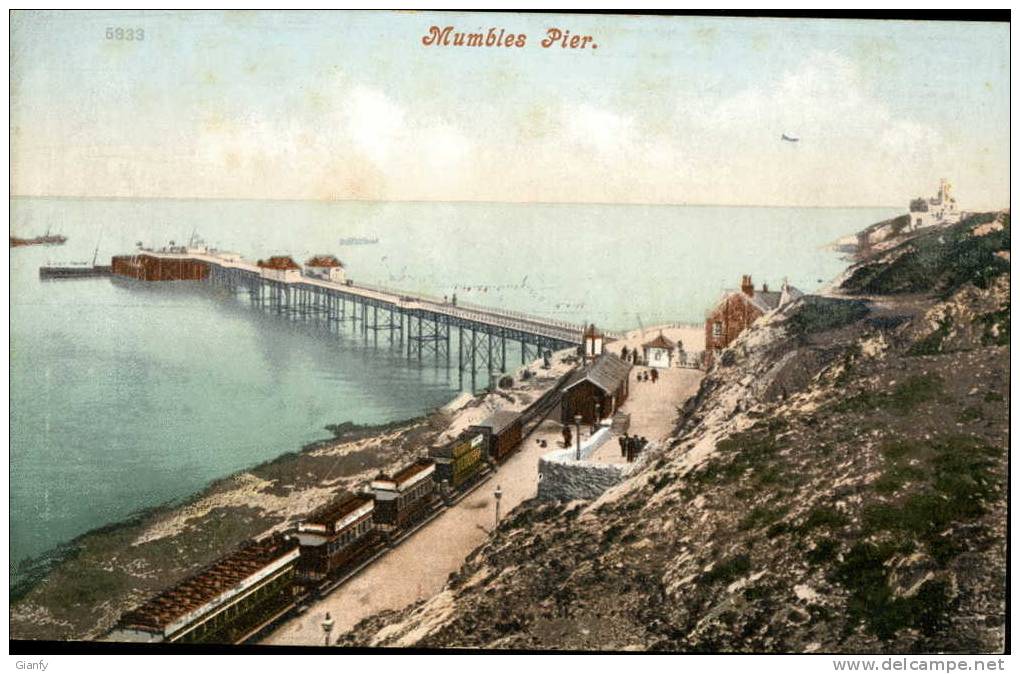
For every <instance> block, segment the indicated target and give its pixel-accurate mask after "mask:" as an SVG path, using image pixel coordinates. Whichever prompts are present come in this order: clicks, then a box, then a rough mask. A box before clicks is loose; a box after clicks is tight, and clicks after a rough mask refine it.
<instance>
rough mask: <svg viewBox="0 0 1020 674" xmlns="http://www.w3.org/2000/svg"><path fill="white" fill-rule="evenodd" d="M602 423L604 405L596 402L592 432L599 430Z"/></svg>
mask: <svg viewBox="0 0 1020 674" xmlns="http://www.w3.org/2000/svg"><path fill="white" fill-rule="evenodd" d="M600 421H602V403H600V402H598V401H596V402H595V421H594V422H592V427H591V430H592V432H593V433H594V432H595V431H597V430H598V427H599V422H600Z"/></svg>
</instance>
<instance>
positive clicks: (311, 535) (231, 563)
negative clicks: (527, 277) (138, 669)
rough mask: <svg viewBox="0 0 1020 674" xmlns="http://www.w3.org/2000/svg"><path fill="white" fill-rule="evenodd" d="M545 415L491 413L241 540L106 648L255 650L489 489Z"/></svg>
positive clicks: (139, 614) (161, 597) (120, 625)
mask: <svg viewBox="0 0 1020 674" xmlns="http://www.w3.org/2000/svg"><path fill="white" fill-rule="evenodd" d="M557 388H559V387H557ZM543 399H544V398H543ZM543 399H540V401H538V402H539V403H541V402H542V400H543ZM547 403H548V401H547ZM550 409H551V408H550V406H549V404H545V405H539V406H538V407H536V406H535V405H533V406H532V407H531V408H529V409H528V410H525V411H524V412H508V411H497V412H495V413H493V414H492V415H491V416H490V417H489V418H487V419H485V420H483V421H481V422H479V423H478V424H475V425H473V426H470V427H468V429H467V430H465V431H464V432H462V433H461V434H460V435H458V436H457V437H455V438H454V439H453V440H451V441H449V442H445V443H442V444H440V445H438V446H435V447H432V448H430V449H429V450H428V452H427V456H423V457H421V458H418V459H416V460H415V461H413V462H412V463H410V464H408V465H406V466H404V467H403V468H401V469H400V470H398V471H396V472H395V473H393V474H392V475H389V474H385V473H380V474H379V475H377V476H376V477H375V478H374V479H373V480H372V481H371V482H370V484H369V485H368V486H367V489H365V490H364V491H362V492H361V493H350V492H346V493H341V494H339V495H337V497H336V498H334V499H332V500H331V501H330V502H328V503H326V504H325V505H323V506H321V507H319V508H317V509H316V510H314V511H312V512H311V513H309V514H308V515H306V516H305V517H303V518H302V519H301V521H300V522H298V524H297V526H296V528H295V529H294V530H292V531H290V532H288V533H280V532H277V533H275V534H273V535H272V536H269V537H264V538H262V539H259V540H255V541H248V542H246V543H244V544H242V545H241V547H240V548H238V549H237V550H235V551H234V552H233V553H231V554H230V555H227V556H226V557H223V558H221V559H219V560H217V561H215V562H214V563H213V564H211V565H209V566H207V567H206V568H204V569H202V570H201V571H199V572H198V573H196V574H194V575H192V576H190V577H188V578H187V579H185V580H184V581H182V582H180V583H178V584H177V585H175V586H173V587H171V588H170V589H168V590H165V591H163V592H161V593H160V594H158V595H156V596H154V597H151V598H150V599H148V600H147V601H146V602H144V603H143V604H141V605H140V606H138V607H137V608H134V609H132V610H130V611H128V612H126V613H124V614H122V615H121V617H120V619H119V620H118V622H117V624H116V625H115V627H114V628H113V629H112V630H111V631H110V632H109V633H108V634H107V636H106V640H108V641H121V642H123V641H127V642H148V643H199V644H201V643H220V644H224V643H225V644H240V643H247V642H250V641H254V640H255V639H257V638H258V637H259V636H261V635H263V634H265V633H266V632H267V631H268V630H270V629H271V628H272V627H273V626H274V625H276V624H278V623H279V622H280V621H281V620H283V619H285V618H286V617H288V616H289V615H292V614H294V613H296V612H300V611H301V610H303V608H305V607H307V604H308V603H309V602H310V601H312V600H314V599H315V598H317V597H319V596H322V595H324V594H326V593H329V592H331V591H333V590H334V589H336V588H337V587H338V586H340V585H341V584H343V583H344V582H345V581H346V580H348V579H349V578H350V577H352V576H353V575H354V574H356V573H357V572H358V571H360V570H361V569H362V568H364V567H365V566H367V565H368V564H370V563H371V562H373V561H374V560H375V559H377V558H378V557H380V556H381V555H383V554H385V553H386V552H387V551H388V550H390V549H392V548H393V547H394V546H396V545H399V544H400V542H401V541H402V540H404V539H405V538H407V537H408V536H410V535H411V534H412V533H413V532H414V531H416V530H417V529H418V528H420V527H422V526H424V525H425V524H426V523H428V522H429V521H431V519H433V518H434V517H436V516H438V515H439V514H440V513H441V512H442V511H443V510H445V509H447V508H449V507H450V506H452V505H454V504H455V503H457V502H458V501H459V500H460V499H462V498H464V497H466V496H467V495H468V494H469V493H470V492H471V491H473V490H474V489H475V488H477V487H478V486H480V485H481V484H482V483H484V482H485V481H486V480H488V479H489V477H490V476H491V474H492V473H493V472H494V471H495V470H496V468H497V467H498V465H499V464H502V463H504V462H505V461H506V460H507V459H509V458H510V457H511V456H512V455H513V454H514V453H515V452H516V451H517V450H518V449H519V448H520V445H521V443H522V441H523V437H525V435H524V433H523V432H522V428H523V426H524V425H525V424H526V423H528V422H534V421H535V420H536V419H537V420H538V421H539V422H540V421H541V419H544V418H545V417H546V416H547V415H548V413H549V410H550ZM536 410H538V412H541V415H539V414H538V413H537V412H536ZM539 416H540V418H538V417H539ZM535 425H537V424H535Z"/></svg>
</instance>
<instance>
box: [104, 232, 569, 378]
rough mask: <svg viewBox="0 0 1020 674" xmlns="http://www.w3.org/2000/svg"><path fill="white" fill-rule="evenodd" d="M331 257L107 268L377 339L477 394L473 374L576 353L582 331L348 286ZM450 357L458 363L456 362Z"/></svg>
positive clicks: (192, 254)
mask: <svg viewBox="0 0 1020 674" xmlns="http://www.w3.org/2000/svg"><path fill="white" fill-rule="evenodd" d="M342 269H343V268H342V265H340V263H339V261H337V260H336V258H332V257H326V256H318V257H315V258H312V260H309V264H308V265H306V267H304V268H302V266H301V265H299V264H297V262H295V261H294V260H293V259H292V258H290V257H287V256H274V257H270V258H269V259H267V260H258V261H256V262H252V261H249V260H245V259H242V258H241V256H239V255H237V254H233V253H224V252H219V251H213V250H208V249H205V248H190V247H170V248H165V249H160V250H146V249H141V250H139V251H137V252H136V253H135V254H133V255H118V256H115V257H114V258H113V259H112V261H111V270H112V274H113V275H114V276H119V277H126V278H131V279H135V280H139V281H202V282H206V283H209V284H211V285H213V286H215V287H217V288H221V289H224V290H226V291H227V292H229V293H231V294H232V295H234V296H236V297H241V298H247V300H248V301H249V303H250V304H251V306H252V307H257V308H260V309H262V310H264V311H266V312H268V313H271V314H278V315H280V316H285V317H287V318H290V319H293V320H300V321H314V322H318V323H320V324H321V325H322V326H323V327H324V328H325V329H328V330H331V331H334V332H337V333H339V332H353V333H354V334H360V335H361V336H362V337H363V338H364V339H365V340H366V341H371V342H372V343H373V344H375V345H377V346H378V345H379V343H380V333H383V337H382V341H383V343H384V344H386V345H389V346H390V347H391V348H394V349H399V350H400V353H401V354H403V355H404V356H405V357H406V358H407V359H409V360H417V361H419V362H421V363H425V362H427V361H431V362H432V363H434V364H435V365H437V366H442V367H446V368H452V367H456V368H457V372H458V383H459V386H460V387H461V388H464V385H465V382H466V381H468V382H469V383H470V385H471V390H472V391H474V390H476V389H477V381H478V373H479V372H482V373H486V374H488V375H489V376H490V377H491V376H493V375H498V374H500V373H505V372H507V371H508V366H510V367H513V363H512V361H513V360H514V358H515V357H517V356H519V358H520V364H521V365H524V364H526V363H528V362H531V361H533V360H535V359H537V358H540V357H542V355H544V354H545V353H546V352H552V351H559V350H561V349H567V348H577V347H578V346H580V344H581V340H582V337H581V335H582V332H583V330H584V326H583V325H580V324H578V325H575V324H572V323H567V322H563V321H556V320H552V319H548V318H544V317H540V316H534V315H529V314H525V313H521V312H516V311H506V310H502V309H496V308H492V307H482V306H477V305H472V304H463V303H460V304H458V303H457V302H456V300H455V299H454V300H453V301H447V300H446V299H438V298H434V297H429V296H426V295H422V294H415V293H409V292H404V291H401V290H394V289H390V288H383V287H380V286H369V285H363V284H355V283H354V282H353V281H352V280H351V279H348V278H346V276H345V275H344V274H343V273H342V271H339V270H342ZM454 352H456V360H454Z"/></svg>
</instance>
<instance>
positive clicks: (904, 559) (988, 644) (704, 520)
mask: <svg viewBox="0 0 1020 674" xmlns="http://www.w3.org/2000/svg"><path fill="white" fill-rule="evenodd" d="M1009 232H1010V224H1009V216H1008V214H1005V213H1002V214H983V215H978V216H974V217H971V218H968V219H967V220H966V221H963V222H961V223H959V224H958V225H955V226H953V227H952V228H950V229H945V230H937V231H929V232H921V233H918V234H917V235H914V236H912V237H911V238H909V239H907V240H904V241H902V242H901V243H899V244H898V245H896V246H894V247H892V248H889V249H886V250H884V251H882V252H881V253H878V255H877V257H874V258H872V259H869V260H865V261H863V262H861V263H859V264H858V265H857V266H856V267H854V268H852V269H851V270H849V271H848V273H847V274H846V275H845V276H844V277H843V279H842V280H841V281H840V282H839V284H838V288H837V290H835V291H833V292H831V293H829V294H827V295H826V296H807V297H805V298H803V299H802V300H799V301H797V302H796V303H794V304H792V305H789V306H787V307H786V308H785V309H783V310H782V311H781V312H773V313H772V314H770V315H768V316H766V317H765V319H763V320H761V321H759V323H758V324H756V325H755V327H754V328H753V329H751V330H749V331H748V332H746V333H745V334H744V335H742V337H741V338H740V339H739V340H738V342H736V343H735V344H734V345H733V346H732V347H731V348H730V349H728V350H727V351H726V352H725V353H724V354H723V357H722V358H720V359H719V362H718V364H717V365H716V366H715V367H714V369H713V370H712V371H711V372H710V373H709V374H708V376H707V377H706V378H705V380H704V383H703V385H702V387H701V390H700V391H699V393H698V395H697V396H696V397H695V398H694V399H692V400H691V401H690V402H689V403H688V405H687V406H686V408H685V410H684V412H683V414H682V419H681V420H680V422H679V423H678V426H677V429H676V434H675V437H674V438H673V439H672V441H671V442H670V443H667V444H668V447H667V448H666V449H665V450H663V452H662V454H661V456H659V457H657V459H656V460H654V461H651V462H650V464H649V466H648V467H647V468H646V469H645V470H644V471H642V472H641V473H639V474H638V475H636V476H635V477H633V478H631V479H629V480H628V481H626V482H624V483H622V484H620V485H618V486H617V487H615V488H613V489H612V490H611V491H609V492H607V493H606V494H604V495H603V496H602V497H601V498H600V499H598V500H597V501H594V502H589V503H582V502H573V503H565V504H547V503H540V502H536V501H532V502H528V503H525V504H524V505H522V506H521V507H519V508H518V509H517V511H516V512H515V513H513V516H512V517H509V518H507V519H506V520H505V521H504V522H503V523H502V524H501V525H500V526H499V528H498V529H497V530H496V532H495V533H494V535H493V536H492V537H491V538H490V540H489V542H488V543H487V544H486V545H484V546H483V547H481V548H479V549H478V550H476V551H475V552H474V553H473V554H472V556H471V557H470V558H469V559H468V560H467V562H466V563H465V565H464V566H463V568H462V569H461V570H460V571H459V572H458V573H456V574H454V575H453V576H451V578H450V581H449V583H448V585H447V587H446V588H445V590H444V591H443V592H441V593H440V594H439V595H437V596H435V597H433V598H432V599H430V600H428V601H426V602H423V603H420V604H418V605H415V606H412V607H409V608H408V609H406V610H404V611H402V612H396V613H387V614H382V615H379V616H376V617H374V618H372V619H370V620H368V621H365V622H363V623H361V624H360V625H359V626H358V627H357V628H355V630H354V631H352V632H351V633H349V634H348V635H345V636H344V637H343V638H342V639H341V642H340V643H341V645H389V646H419V647H453V646H462V647H485V648H520V649H528V648H541V649H611V650H627V649H648V650H668V651H692V652H697V651H712V652H716V651H724V652H728V651H755V652H760V651H779V652H905V651H910V652H934V651H950V652H971V651H1001V650H1002V649H1003V639H1004V618H1005V601H1004V599H1005V573H1006V557H1005V544H1006V538H1005V528H1006V492H1005V480H1006V452H1007V448H1008V410H1009V408H1008V395H1009V384H1008V379H1009V346H1008V343H1009V253H1008V250H1009Z"/></svg>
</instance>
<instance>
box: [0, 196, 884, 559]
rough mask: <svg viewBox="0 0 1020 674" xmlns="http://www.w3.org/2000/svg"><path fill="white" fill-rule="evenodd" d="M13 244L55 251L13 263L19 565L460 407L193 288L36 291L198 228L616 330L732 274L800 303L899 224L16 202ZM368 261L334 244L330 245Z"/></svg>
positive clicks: (689, 310)
mask: <svg viewBox="0 0 1020 674" xmlns="http://www.w3.org/2000/svg"><path fill="white" fill-rule="evenodd" d="M11 214H12V223H11V231H12V233H14V234H17V235H23V236H29V235H35V234H41V233H43V232H45V231H46V230H47V229H50V230H52V231H53V232H59V233H62V234H64V235H65V236H67V237H68V238H69V240H68V242H67V244H65V245H64V246H61V247H29V248H19V249H13V250H11V252H10V258H11V465H10V468H11V494H10V499H11V502H10V508H11V509H10V528H11V559H12V560H14V561H17V560H20V559H23V558H25V557H31V556H36V555H38V554H40V553H42V552H45V551H46V550H48V549H50V548H52V547H53V546H55V545H57V544H59V543H61V542H65V541H68V540H70V539H72V538H73V537H75V536H77V535H79V534H81V533H84V532H86V531H88V530H89V529H92V528H95V527H97V526H101V525H104V524H108V523H111V522H115V521H117V520H120V519H123V518H125V517H126V516H128V515H130V514H131V513H133V512H135V511H137V510H139V509H142V508H145V507H150V506H153V505H157V504H159V503H163V502H166V501H169V500H174V499H180V498H183V497H186V496H187V495H189V494H192V493H194V492H196V491H197V490H199V489H201V488H202V487H203V486H204V485H206V484H207V483H208V482H210V481H211V480H213V479H215V478H218V477H221V476H223V475H226V474H228V473H231V472H233V471H236V470H239V469H242V468H245V467H248V466H251V465H254V464H257V463H259V462H262V461H265V460H267V459H271V458H273V457H275V456H277V455H279V454H281V453H283V452H286V451H291V450H294V449H296V448H298V447H299V446H300V445H302V444H303V443H307V442H309V441H312V440H316V439H320V438H322V437H324V436H327V435H328V433H327V432H326V431H325V430H324V429H323V428H324V426H325V425H326V424H332V423H337V422H341V421H347V420H349V421H354V422H358V423H379V422H385V421H390V420H395V419H401V418H407V417H410V416H413V415H416V414H419V413H421V412H423V411H424V410H426V409H430V408H434V407H436V406H439V405H442V404H444V403H445V402H447V401H448V400H449V399H450V398H452V397H453V396H454V395H456V393H457V390H458V381H457V376H456V374H457V373H456V372H455V371H454V372H452V373H450V372H447V371H445V369H441V368H437V367H435V366H432V365H427V366H425V367H419V366H418V364H417V363H416V362H414V363H409V362H407V361H405V360H403V359H402V358H401V357H400V356H399V354H397V353H395V352H394V351H392V350H389V349H386V348H381V349H376V348H373V347H372V346H371V345H366V344H365V343H364V342H363V341H362V340H361V339H360V337H357V336H355V335H354V334H353V333H352V334H349V335H346V336H338V335H336V334H328V333H325V332H324V331H322V330H319V329H316V328H314V327H313V326H310V325H301V324H293V323H287V322H285V321H282V320H279V319H277V318H275V317H271V316H265V315H261V314H259V313H258V312H256V311H254V310H252V309H249V308H248V307H247V306H246V305H244V304H243V303H240V302H237V301H235V300H233V299H230V298H228V297H224V296H222V295H218V294H216V293H215V292H213V291H211V290H210V289H208V288H205V287H204V286H201V285H200V284H188V283H175V284H153V285H143V284H137V283H130V282H115V281H111V280H110V279H95V280H80V281H56V282H53V281H51V282H41V281H39V279H38V267H39V266H40V265H42V264H45V263H46V262H60V261H78V260H90V259H91V257H92V253H93V249H94V248H95V247H96V245H97V243H98V245H99V255H100V260H103V261H107V262H108V260H109V257H110V256H111V255H113V254H117V253H124V252H130V251H131V250H133V248H134V245H135V242H136V241H142V242H144V243H145V244H146V245H156V246H158V245H163V244H165V243H166V242H167V241H168V240H171V239H172V240H176V241H177V242H183V241H186V240H187V239H188V237H189V236H191V234H192V233H193V232H197V233H198V234H199V235H200V236H201V237H203V238H204V239H205V241H206V242H207V243H208V244H210V245H214V246H216V247H218V248H220V249H224V250H231V251H235V252H239V253H241V254H243V255H244V256H245V257H248V258H257V257H262V256H268V255H271V254H280V253H287V254H291V255H293V256H294V257H295V258H296V259H298V260H299V261H303V260H304V259H305V258H306V257H307V256H309V255H311V254H315V253H335V254H337V255H338V256H339V257H340V258H341V259H342V260H343V261H344V263H345V264H346V266H347V268H348V274H349V276H350V277H352V278H353V279H355V281H356V282H365V283H374V284H383V285H388V286H393V287H398V288H404V289H407V290H410V291H417V292H426V293H431V294H434V295H449V294H452V293H457V296H458V298H459V299H461V300H463V301H470V302H476V303H480V304H491V305H494V306H501V307H505V308H509V309H517V310H522V311H531V312H535V313H540V314H544V315H547V316H550V317H557V318H561V319H563V320H570V321H577V322H581V321H588V322H591V321H594V322H595V323H597V324H599V325H600V326H603V327H606V328H610V329H628V328H633V327H636V326H637V325H639V324H644V325H653V324H656V323H665V322H673V321H680V322H700V321H701V320H702V319H703V316H704V311H705V309H706V308H707V307H708V306H710V305H711V304H712V303H713V302H714V300H715V299H716V298H717V297H718V295H719V294H720V292H721V291H722V290H723V289H724V288H727V287H733V286H734V285H736V284H737V283H738V280H739V278H740V275H741V274H744V273H750V274H753V275H754V278H755V281H756V282H759V283H760V282H761V281H767V282H769V283H771V284H774V285H775V286H778V285H779V284H780V282H781V281H782V279H783V277H788V278H789V280H790V282H791V283H793V284H794V285H797V286H798V287H800V288H802V289H804V290H808V291H810V290H812V289H815V288H817V287H818V286H819V285H821V283H822V282H824V281H828V280H829V279H830V278H831V277H832V276H834V275H835V274H836V273H838V272H839V271H840V270H841V269H842V268H843V267H844V266H845V263H844V262H841V261H840V260H839V258H838V256H837V255H836V254H835V253H833V252H831V251H829V250H826V249H825V248H824V246H825V244H827V243H829V242H831V241H833V240H834V239H836V238H838V237H840V236H843V235H845V234H848V233H850V232H853V231H856V230H858V229H860V228H862V227H863V226H865V225H868V224H870V223H872V222H876V221H878V220H881V219H884V218H887V217H891V216H893V215H895V214H896V212H895V210H894V209H887V208H879V209H780V208H732V207H672V206H612V205H608V206H607V205H546V204H540V205H513V204H460V203H458V204H443V203H439V204H427V203H349V202H344V203H317V202H314V203H313V202H271V201H259V202H251V201H183V200H182V201H169V200H75V199H35V198H17V199H13V200H12V201H11ZM354 237H364V238H378V239H379V243H378V244H376V245H361V246H341V245H340V244H339V241H340V240H341V239H344V238H354Z"/></svg>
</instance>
